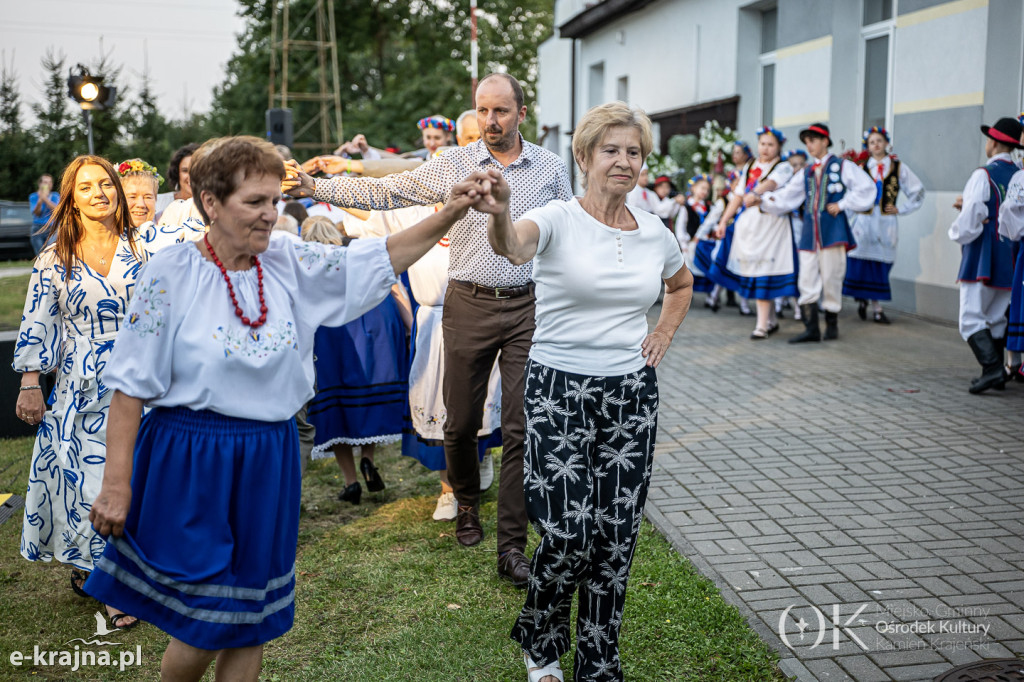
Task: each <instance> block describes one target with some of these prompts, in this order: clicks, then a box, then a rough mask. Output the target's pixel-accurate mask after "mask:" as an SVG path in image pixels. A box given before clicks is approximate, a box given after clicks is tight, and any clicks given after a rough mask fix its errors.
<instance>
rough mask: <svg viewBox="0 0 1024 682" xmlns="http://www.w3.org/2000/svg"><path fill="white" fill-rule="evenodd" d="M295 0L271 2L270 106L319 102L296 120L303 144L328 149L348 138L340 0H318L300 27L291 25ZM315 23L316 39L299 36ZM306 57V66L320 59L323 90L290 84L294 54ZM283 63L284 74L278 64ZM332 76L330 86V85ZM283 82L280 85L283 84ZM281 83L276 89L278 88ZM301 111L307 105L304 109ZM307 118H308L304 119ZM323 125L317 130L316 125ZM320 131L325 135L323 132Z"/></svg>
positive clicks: (297, 136)
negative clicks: (338, 30) (338, 29)
mask: <svg viewBox="0 0 1024 682" xmlns="http://www.w3.org/2000/svg"><path fill="white" fill-rule="evenodd" d="M290 5H291V1H290V0H272V1H271V24H270V26H271V28H270V86H269V89H270V92H269V98H268V105H267V108H268V109H273V108H276V107H280V108H282V109H287V108H289V103H296V104H298V103H301V102H313V103H319V105H320V106H319V107H318V108H316V109H314V110H313V113H312V115H310V116H304V117H303V118H299V117H298V116H296V117H295V119H294V124H295V128H296V130H295V143H294V145H293V146H294V147H295V148H297V149H312V150H315V151H317V152H320V153H322V152H326V151H330V150H332V149H334V148H335V147H337V146H338V144H340V143H341V142H342V140H343V139H344V138H343V137H342V127H341V95H340V89H339V85H338V43H337V39H336V36H335V31H334V0H314V3H313V8H312V9H311V10H310V11H309V12H308V13H307V14H306V16H305V17H303V18H302V20H301V21H300V22H298V23H297V24H295V25H294V26H293V25H291V24H289V16H288V10H289V6H290ZM310 26H315V29H316V40H305V39H297V38H296V36H299V35H302V34H303V33H305V32H306V29H307V28H309V27H310ZM293 56H295V57H297V58H298V59H303V58H304V57H305V59H303V62H302V66H301V71H306V70H307V69H311V68H312V67H313V63H314V61H315V63H316V66H317V74H318V79H317V80H318V81H319V83H318V84H319V89H318V91H316V92H311V91H310V90H309V89H306V90H304V91H294V90H291V89H290V87H289V86H290V83H289V67H290V66H294V65H293V64H292V62H291V61H290V57H293ZM279 67H280V73H278V68H279ZM328 75H329V76H330V87H328ZM278 81H280V87H279V88H277V85H278ZM275 88H276V89H275ZM298 111H299V112H300V113H301V112H303V109H301V108H300V109H299V110H298ZM303 119H304V120H303ZM317 123H319V124H320V125H319V128H318V129H316V124H317ZM317 133H319V135H317Z"/></svg>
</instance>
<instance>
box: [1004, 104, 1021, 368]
mask: <svg viewBox="0 0 1024 682" xmlns="http://www.w3.org/2000/svg"><path fill="white" fill-rule="evenodd" d="M1017 120H1018V121H1019V122H1020V123H1021V124H1022V125H1024V113H1022V114H1021V115H1020V116H1018V117H1017ZM1020 141H1021V144H1024V134H1022V135H1021V138H1020ZM999 234H1000V235H1002V236H1003V237H1006V238H1007V239H1010V240H1012V241H1013V242H1015V244H1014V248H1015V251H1016V253H1017V257H1016V259H1015V265H1014V270H1013V287H1012V289H1011V290H1010V320H1009V325H1008V326H1007V328H1006V350H1007V353H1008V354H1009V356H1010V357H1009V367H1008V369H1009V377H1008V378H1007V380H1009V379H1016V380H1017V381H1022V382H1024V373H1022V372H1021V353H1022V352H1024V255H1022V254H1021V252H1020V241H1021V239H1022V238H1024V170H1019V171H1017V172H1016V173H1014V174H1013V177H1012V178H1011V179H1010V184H1009V185H1007V187H1006V198H1005V200H1004V201H1003V205H1002V206H1000V207H999Z"/></svg>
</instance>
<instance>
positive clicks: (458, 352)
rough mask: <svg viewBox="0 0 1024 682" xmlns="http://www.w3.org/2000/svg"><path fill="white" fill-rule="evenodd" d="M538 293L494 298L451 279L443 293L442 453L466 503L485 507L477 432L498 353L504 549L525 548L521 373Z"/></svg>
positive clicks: (501, 543)
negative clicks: (446, 415) (444, 418)
mask: <svg viewBox="0 0 1024 682" xmlns="http://www.w3.org/2000/svg"><path fill="white" fill-rule="evenodd" d="M533 312H534V297H533V294H532V293H529V294H525V295H522V296H517V297H515V298H506V299H496V298H494V296H490V297H488V296H487V295H486V294H484V293H482V292H477V293H474V292H473V291H472V290H470V289H468V288H465V287H464V286H462V285H461V284H460V283H455V282H450V283H449V286H448V291H447V292H446V293H445V297H444V313H443V315H442V318H441V327H442V329H443V331H444V362H445V370H444V389H443V390H444V405H445V409H446V411H447V413H448V418H447V420H446V421H445V425H444V454H445V459H446V460H447V462H448V482H449V483H451V486H452V489H453V490H454V491H455V497H456V499H458V501H459V504H460V505H470V506H477V505H479V504H480V461H479V459H478V457H477V431H479V430H480V426H481V422H482V419H483V409H484V400H486V398H487V381H488V379H489V377H490V374H491V368H492V367H493V366H494V359H495V356H497V355H498V353H499V351H500V352H501V354H500V356H498V369H499V371H500V372H501V440H502V455H501V469H500V478H499V481H498V533H497V539H498V552H499V553H500V552H507V551H508V550H511V549H518V550H520V551H522V550H525V548H526V526H527V520H526V498H525V494H524V492H523V440H524V438H525V422H524V419H523V378H524V372H525V370H526V360H527V357H528V355H529V352H530V344H531V342H532V340H533V329H534V319H533Z"/></svg>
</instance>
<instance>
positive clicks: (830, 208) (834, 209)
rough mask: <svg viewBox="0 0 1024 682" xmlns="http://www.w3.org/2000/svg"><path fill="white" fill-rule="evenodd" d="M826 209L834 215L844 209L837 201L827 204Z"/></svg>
mask: <svg viewBox="0 0 1024 682" xmlns="http://www.w3.org/2000/svg"><path fill="white" fill-rule="evenodd" d="M825 210H826V211H828V214H829V215H830V216H832V217H835V216H837V215H839V214H840V213H842V209H840V208H839V204H837V203H831V204H826V205H825Z"/></svg>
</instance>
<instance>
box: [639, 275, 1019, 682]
mask: <svg viewBox="0 0 1024 682" xmlns="http://www.w3.org/2000/svg"><path fill="white" fill-rule="evenodd" d="M702 301H703V295H701V294H698V295H696V296H695V305H694V307H693V309H692V310H691V313H690V315H689V316H688V317H687V319H686V321H685V322H684V323H683V327H682V328H681V330H680V333H679V334H678V335H677V337H676V340H675V342H674V344H673V347H672V349H671V350H670V353H669V355H668V357H667V358H666V360H665V363H664V364H663V365H662V367H661V368H660V369H659V371H658V378H659V383H660V387H661V399H662V403H661V413H660V414H661V423H660V427H661V435H660V438H659V445H658V450H657V454H656V457H655V471H654V477H653V480H652V484H651V491H650V497H649V500H648V503H647V515H648V517H649V518H650V519H651V520H652V521H653V522H654V523H655V524H656V525H657V526H658V527H659V528H660V529H661V530H662V532H663V533H664V534H665V535H666V536H667V537H668V538H669V539H670V540H671V541H672V542H673V544H674V545H675V547H676V548H677V549H678V550H679V551H680V552H681V553H682V554H684V555H685V556H686V557H687V558H689V559H690V560H691V561H693V562H694V564H695V565H696V566H697V568H698V569H699V570H700V571H701V572H702V573H704V574H705V575H707V576H708V577H710V578H711V579H713V580H714V581H715V583H716V584H717V585H718V586H719V587H720V588H721V589H722V592H723V594H724V595H725V598H726V599H727V600H728V601H729V602H730V603H732V604H734V605H736V606H737V607H738V608H739V609H740V611H741V612H742V613H744V615H745V616H746V617H747V619H748V621H749V622H750V623H751V625H752V626H753V627H754V628H755V629H756V630H757V632H758V633H759V634H760V635H761V636H762V637H763V638H764V640H765V641H767V642H768V643H769V644H770V645H772V646H773V647H775V648H776V649H777V650H778V651H779V654H780V656H781V659H782V660H781V667H782V670H783V671H784V672H785V673H787V674H788V675H791V676H795V677H797V678H798V679H800V680H846V679H849V680H858V681H859V682H875V681H881V680H932V679H934V677H935V676H936V675H939V674H941V673H944V672H946V671H948V670H950V669H951V668H953V667H954V666H957V665H961V664H964V663H969V662H972V661H978V660H981V659H988V658H1006V657H1014V656H1022V655H1024V384H1022V383H1017V384H1012V385H1008V387H1007V389H1006V390H1005V391H1003V392H989V393H987V394H985V395H982V396H971V395H969V394H968V393H967V390H966V389H967V386H968V384H969V382H970V379H971V378H972V377H973V376H975V375H977V374H978V373H979V371H980V370H979V367H978V366H977V365H976V364H975V361H974V359H973V356H972V355H971V352H970V350H969V348H968V347H967V344H966V343H964V342H963V341H961V340H960V337H959V335H958V333H957V331H956V329H955V328H953V327H951V326H946V325H941V324H936V323H933V322H927V321H924V320H920V319H915V318H912V317H908V316H899V315H898V314H893V313H891V314H890V317H892V319H893V324H892V325H891V326H889V327H885V326H883V325H878V324H874V323H872V322H871V321H868V322H862V321H860V320H859V319H858V318H857V316H856V311H855V310H851V309H850V308H849V306H848V308H847V310H845V311H844V312H843V313H842V314H841V317H840V340H838V341H835V342H828V343H820V344H807V345H803V346H792V345H789V344H787V343H786V339H787V338H788V337H790V336H793V335H794V334H796V333H797V331H798V330H800V329H802V325H800V323H799V322H794V321H793V320H792V319H787V320H784V321H783V327H782V331H781V332H780V333H779V334H777V335H775V336H773V337H771V338H770V339H769V340H767V341H761V342H754V341H751V340H749V338H748V335H749V333H750V331H751V330H752V329H753V326H754V325H753V318H744V317H740V316H739V315H738V314H737V312H736V310H735V309H734V308H723V309H722V310H721V311H720V312H718V313H717V314H712V313H711V312H710V311H709V310H708V309H705V308H702V307H701V304H702ZM847 303H849V301H847ZM654 312H657V311H656V310H655V311H654Z"/></svg>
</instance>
